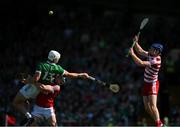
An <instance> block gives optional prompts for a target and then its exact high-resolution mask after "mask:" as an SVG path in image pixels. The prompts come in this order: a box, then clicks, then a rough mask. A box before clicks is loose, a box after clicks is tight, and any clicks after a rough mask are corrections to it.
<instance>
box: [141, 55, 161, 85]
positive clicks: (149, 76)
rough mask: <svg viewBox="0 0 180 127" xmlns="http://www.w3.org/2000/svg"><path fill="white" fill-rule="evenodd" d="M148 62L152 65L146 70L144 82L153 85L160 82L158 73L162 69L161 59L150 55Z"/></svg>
mask: <svg viewBox="0 0 180 127" xmlns="http://www.w3.org/2000/svg"><path fill="white" fill-rule="evenodd" d="M148 61H149V62H150V64H151V65H150V66H147V67H146V68H145V71H144V81H145V82H147V83H153V82H156V81H157V80H158V73H159V69H160V67H161V57H160V56H150V55H148Z"/></svg>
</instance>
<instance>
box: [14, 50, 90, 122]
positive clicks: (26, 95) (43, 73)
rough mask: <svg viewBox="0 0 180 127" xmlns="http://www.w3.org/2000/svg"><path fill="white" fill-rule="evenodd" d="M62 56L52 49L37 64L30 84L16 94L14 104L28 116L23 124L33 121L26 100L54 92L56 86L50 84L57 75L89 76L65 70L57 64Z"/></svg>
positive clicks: (70, 76)
mask: <svg viewBox="0 0 180 127" xmlns="http://www.w3.org/2000/svg"><path fill="white" fill-rule="evenodd" d="M60 57H61V55H60V53H58V52H57V51H55V50H51V51H50V52H49V54H48V60H47V61H45V62H41V63H39V64H38V65H37V67H36V71H35V74H34V76H33V77H32V79H31V82H30V83H28V85H25V86H24V88H22V89H21V90H20V91H19V92H18V94H17V95H16V97H15V99H14V101H13V105H14V107H15V108H16V109H18V110H19V111H20V112H21V113H23V114H24V115H25V116H26V118H25V119H24V120H23V121H22V122H21V125H29V124H31V123H32V122H33V117H32V115H31V114H30V113H29V111H28V110H27V108H26V107H25V106H24V102H26V101H27V100H28V99H32V98H35V97H36V96H37V94H38V92H46V93H50V92H54V91H55V90H56V87H52V86H51V85H48V84H52V83H54V80H55V77H56V75H61V76H63V77H69V78H84V79H88V78H89V75H88V74H87V73H71V72H68V71H66V70H64V69H63V68H62V67H61V66H60V65H58V64H57V63H58V61H59V59H60Z"/></svg>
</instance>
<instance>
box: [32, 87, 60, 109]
mask: <svg viewBox="0 0 180 127" xmlns="http://www.w3.org/2000/svg"><path fill="white" fill-rule="evenodd" d="M59 93H60V89H59V90H58V91H54V93H48V94H46V93H41V92H40V93H39V94H38V96H37V97H36V102H35V103H36V105H38V106H40V107H43V108H50V107H53V106H54V99H55V98H56V97H57V95H58V94H59Z"/></svg>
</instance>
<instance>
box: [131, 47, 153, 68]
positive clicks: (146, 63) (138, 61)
mask: <svg viewBox="0 0 180 127" xmlns="http://www.w3.org/2000/svg"><path fill="white" fill-rule="evenodd" d="M129 52H130V55H131V57H132V59H133V60H134V62H135V63H136V64H137V65H139V66H143V67H146V66H151V63H150V62H149V61H142V60H141V59H140V58H139V57H137V56H136V54H135V53H134V51H133V48H131V49H130V51H129Z"/></svg>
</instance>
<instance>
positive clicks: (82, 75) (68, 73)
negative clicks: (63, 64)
mask: <svg viewBox="0 0 180 127" xmlns="http://www.w3.org/2000/svg"><path fill="white" fill-rule="evenodd" d="M63 76H65V77H69V78H84V79H87V78H89V75H88V74H87V73H70V72H68V71H66V70H64V75H63Z"/></svg>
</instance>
